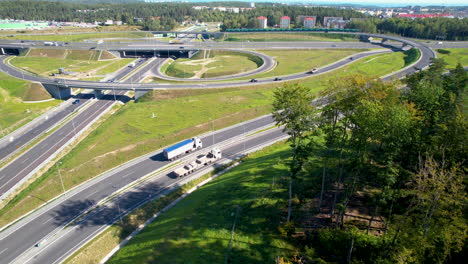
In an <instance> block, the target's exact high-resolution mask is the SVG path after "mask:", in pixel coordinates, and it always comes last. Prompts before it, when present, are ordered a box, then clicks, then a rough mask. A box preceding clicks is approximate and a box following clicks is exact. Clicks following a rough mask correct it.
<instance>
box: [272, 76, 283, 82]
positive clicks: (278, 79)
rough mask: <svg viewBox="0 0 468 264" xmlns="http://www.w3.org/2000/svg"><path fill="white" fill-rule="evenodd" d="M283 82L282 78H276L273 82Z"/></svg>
mask: <svg viewBox="0 0 468 264" xmlns="http://www.w3.org/2000/svg"><path fill="white" fill-rule="evenodd" d="M281 80H282V79H281V78H279V77H276V78H275V79H274V80H273V81H275V82H276V81H281Z"/></svg>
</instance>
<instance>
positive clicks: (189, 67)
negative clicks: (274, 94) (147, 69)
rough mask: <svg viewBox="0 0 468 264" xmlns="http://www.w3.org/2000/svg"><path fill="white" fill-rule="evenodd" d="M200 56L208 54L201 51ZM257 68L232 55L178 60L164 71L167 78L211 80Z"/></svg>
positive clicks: (246, 60)
mask: <svg viewBox="0 0 468 264" xmlns="http://www.w3.org/2000/svg"><path fill="white" fill-rule="evenodd" d="M201 54H207V55H208V54H209V52H207V51H201ZM256 68H257V64H256V63H255V62H253V61H251V60H249V58H248V57H247V56H243V55H239V54H236V53H232V54H219V55H215V56H213V57H209V58H203V55H198V56H197V57H196V59H178V60H175V61H174V62H172V63H170V65H168V66H167V67H164V68H162V69H165V73H166V74H167V75H168V76H172V77H178V78H191V77H194V76H195V77H197V78H213V77H218V76H229V75H234V74H238V73H242V72H247V71H251V70H254V69H256Z"/></svg>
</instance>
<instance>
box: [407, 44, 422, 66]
mask: <svg viewBox="0 0 468 264" xmlns="http://www.w3.org/2000/svg"><path fill="white" fill-rule="evenodd" d="M404 53H405V57H404V58H403V59H404V60H405V66H408V65H410V64H412V63H413V62H415V61H417V60H418V59H419V57H421V52H420V51H419V50H418V49H415V48H411V49H410V50H407V51H405V52H404Z"/></svg>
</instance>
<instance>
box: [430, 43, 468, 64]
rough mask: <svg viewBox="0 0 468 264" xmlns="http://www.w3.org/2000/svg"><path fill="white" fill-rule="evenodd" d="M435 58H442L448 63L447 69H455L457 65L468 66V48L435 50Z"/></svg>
mask: <svg viewBox="0 0 468 264" xmlns="http://www.w3.org/2000/svg"><path fill="white" fill-rule="evenodd" d="M436 52H437V56H438V57H439V58H443V59H444V60H445V62H447V63H448V65H449V68H455V66H457V64H458V63H460V64H461V65H462V66H468V48H467V49H436Z"/></svg>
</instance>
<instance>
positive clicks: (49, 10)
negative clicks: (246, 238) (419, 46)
mask: <svg viewBox="0 0 468 264" xmlns="http://www.w3.org/2000/svg"><path fill="white" fill-rule="evenodd" d="M194 5H205V6H229V7H248V3H246V2H212V3H143V2H141V1H125V0H122V1H119V2H115V1H114V2H113V3H109V1H78V2H76V1H66V2H51V1H32V0H18V1H11V0H7V1H2V5H0V18H1V19H5V18H9V19H20V20H43V21H77V22H79V21H84V22H95V21H97V22H104V21H106V20H108V19H112V20H120V21H122V22H123V23H126V24H129V25H139V26H141V27H142V29H144V30H172V29H174V28H175V27H176V26H177V25H178V23H180V22H182V21H187V20H188V21H200V22H222V30H225V29H227V28H258V27H259V25H258V22H257V19H256V18H257V17H258V16H265V17H267V18H268V26H270V27H273V26H274V25H277V24H279V23H280V18H281V17H282V16H289V17H290V18H291V26H292V27H303V25H302V24H301V23H300V21H299V16H301V15H303V16H316V21H317V23H316V26H317V27H320V26H321V22H322V21H323V17H325V16H332V17H343V19H346V20H347V19H350V18H365V15H364V14H362V13H359V12H356V11H354V10H350V9H338V8H329V7H320V6H317V7H302V6H294V5H281V4H277V5H275V6H273V5H272V4H268V3H259V4H257V8H255V9H252V10H250V11H245V12H240V13H233V12H222V11H217V10H208V9H203V10H195V9H193V8H192V6H194ZM135 18H141V19H142V20H141V21H140V20H138V21H137V20H135ZM348 28H356V29H359V30H361V31H363V32H369V33H392V34H398V35H401V36H404V37H414V38H423V39H441V40H467V39H468V18H465V19H451V18H426V19H415V20H411V19H409V18H390V19H379V18H367V19H362V20H353V21H352V22H351V23H350V24H349V25H348Z"/></svg>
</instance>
